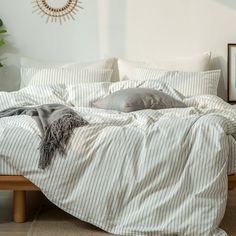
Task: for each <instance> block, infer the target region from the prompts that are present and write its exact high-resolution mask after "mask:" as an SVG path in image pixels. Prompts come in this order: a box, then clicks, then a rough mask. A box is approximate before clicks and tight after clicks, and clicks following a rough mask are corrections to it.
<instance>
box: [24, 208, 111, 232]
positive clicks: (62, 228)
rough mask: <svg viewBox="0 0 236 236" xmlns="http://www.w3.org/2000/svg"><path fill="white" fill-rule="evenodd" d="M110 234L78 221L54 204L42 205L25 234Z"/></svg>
mask: <svg viewBox="0 0 236 236" xmlns="http://www.w3.org/2000/svg"><path fill="white" fill-rule="evenodd" d="M109 235H111V234H109V233H106V232H104V231H102V230H101V229H99V228H97V227H95V226H93V225H91V224H88V223H86V222H83V221H80V220H78V219H77V218H75V217H73V216H71V215H69V214H67V213H65V212H63V211H62V210H60V209H59V208H57V207H55V206H43V207H41V209H40V211H39V213H38V214H37V216H36V218H35V219H34V221H33V223H32V225H31V227H30V230H29V232H28V234H27V236H109Z"/></svg>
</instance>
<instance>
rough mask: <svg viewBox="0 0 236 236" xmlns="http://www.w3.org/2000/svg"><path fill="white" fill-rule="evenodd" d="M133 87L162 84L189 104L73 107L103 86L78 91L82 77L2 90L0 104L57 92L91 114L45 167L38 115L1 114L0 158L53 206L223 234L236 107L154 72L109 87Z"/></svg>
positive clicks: (157, 232) (139, 232)
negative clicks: (71, 82)
mask: <svg viewBox="0 0 236 236" xmlns="http://www.w3.org/2000/svg"><path fill="white" fill-rule="evenodd" d="M86 86H87V87H89V86H90V85H89V84H87V85H86ZM92 86H95V85H92ZM127 87H137V88H138V87H144V88H145V87H146V88H150V87H152V88H153V89H162V90H163V92H165V93H167V94H169V95H171V96H173V97H175V98H176V99H179V100H181V101H182V102H184V103H185V104H186V105H187V107H186V108H171V109H160V110H151V109H145V110H139V111H135V112H130V113H123V112H119V111H114V110H110V111H108V110H103V109H96V108H91V107H89V105H86V106H85V105H83V106H74V107H72V106H71V103H70V102H67V100H68V98H72V97H73V98H74V100H76V99H75V98H77V97H80V98H81V99H82V98H83V97H84V100H85V101H86V103H84V104H90V102H92V101H93V100H94V99H97V97H95V96H106V95H107V92H106V91H105V92H104V93H103V92H101V93H99V94H93V95H94V96H90V95H91V91H92V89H90V88H89V89H88V91H90V93H88V94H86V93H81V91H83V90H81V85H79V84H78V85H75V86H73V87H69V86H65V88H62V87H61V86H51V87H49V86H45V87H39V86H37V87H34V86H31V87H27V88H25V89H23V90H20V91H19V92H14V93H0V112H1V111H4V110H6V109H9V108H10V109H11V108H14V107H19V106H20V107H21V106H40V105H43V104H45V101H47V103H51V104H52V103H54V102H55V101H57V102H56V103H59V104H63V105H65V106H68V107H69V108H70V109H72V110H73V111H74V112H75V113H76V114H78V115H79V116H81V117H83V119H84V120H86V121H87V122H88V123H89V125H88V126H85V127H81V128H79V129H75V130H74V132H73V136H71V138H70V141H69V142H68V143H67V147H66V155H64V156H63V157H62V155H61V153H59V152H56V153H55V157H56V158H53V159H52V161H51V164H50V165H49V166H48V167H47V168H46V169H45V170H44V171H43V170H41V169H38V160H39V158H40V152H39V150H38V147H39V145H40V143H41V141H42V139H41V137H40V135H41V133H40V129H39V127H38V125H37V123H36V122H35V121H34V120H33V119H32V118H31V117H30V116H27V115H18V116H10V117H5V118H2V119H0V157H1V156H4V161H5V162H7V163H8V164H9V165H10V166H12V167H13V168H14V169H15V170H16V171H17V173H18V174H20V175H24V176H25V177H26V178H28V179H29V180H30V181H32V182H33V183H34V184H36V185H37V186H38V187H39V188H40V189H41V191H42V192H43V193H44V194H45V195H46V197H47V198H48V199H49V200H50V201H52V202H53V203H54V204H55V205H57V206H58V207H60V208H61V209H63V210H64V211H66V212H68V213H70V214H71V215H73V216H75V217H77V218H79V219H81V220H83V221H87V222H89V223H91V224H93V225H96V226H98V227H100V228H101V229H103V230H105V231H107V232H110V233H113V234H118V235H128V236H130V235H135V236H150V235H151V236H163V235H165V236H166V235H168V236H169V235H179V236H195V235H196V236H199V235H204V236H226V235H227V234H226V232H224V231H223V230H221V229H219V228H218V226H219V224H220V222H221V220H222V218H223V216H224V212H225V207H226V203H227V193H228V186H227V183H228V179H227V174H228V173H229V172H230V173H233V172H236V160H235V156H236V155H235V153H236V141H235V139H234V135H235V133H236V109H235V108H234V107H233V106H231V105H229V104H227V103H226V102H224V101H223V100H222V99H220V98H219V97H217V96H213V95H211V96H210V95H197V96H193V97H184V96H181V94H179V93H178V92H176V90H174V89H172V88H171V87H170V86H168V85H164V84H160V83H158V82H154V81H149V82H143V81H142V82H137V81H135V82H133V81H128V82H127V83H126V82H122V83H120V82H119V83H117V84H114V85H111V90H109V93H110V91H112V92H114V91H117V90H119V89H124V88H127ZM72 88H73V89H72ZM39 91H45V92H44V93H40V92H39ZM75 95H78V96H75ZM70 101H72V99H70ZM79 101H81V100H79ZM62 176H63V178H62Z"/></svg>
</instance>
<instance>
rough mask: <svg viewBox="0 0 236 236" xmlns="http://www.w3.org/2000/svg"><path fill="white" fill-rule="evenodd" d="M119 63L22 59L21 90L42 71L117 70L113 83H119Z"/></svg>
mask: <svg viewBox="0 0 236 236" xmlns="http://www.w3.org/2000/svg"><path fill="white" fill-rule="evenodd" d="M117 67H118V66H117V62H116V60H115V59H114V58H109V59H104V60H100V61H96V62H87V63H78V62H70V63H63V62H43V61H39V60H34V59H30V58H26V57H22V58H21V88H23V87H25V86H27V85H28V83H27V82H28V81H30V78H29V76H31V77H32V76H33V75H35V74H37V73H38V72H41V70H45V69H62V68H65V69H77V70H79V69H80V70H82V69H109V70H115V72H116V73H113V75H112V77H111V81H118V80H119V75H118V72H117V71H118V68H117Z"/></svg>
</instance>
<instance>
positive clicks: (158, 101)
mask: <svg viewBox="0 0 236 236" xmlns="http://www.w3.org/2000/svg"><path fill="white" fill-rule="evenodd" d="M93 106H95V107H96V108H102V109H107V110H117V111H122V112H131V111H137V110H142V109H165V108H173V107H176V108H178V107H186V105H185V104H184V103H183V102H181V101H179V100H176V99H175V98H173V97H171V96H169V95H168V94H166V93H164V92H162V91H160V90H155V89H149V88H129V89H122V90H119V91H117V92H114V93H112V94H110V95H108V96H106V97H104V98H102V99H99V100H97V101H95V102H94V103H93Z"/></svg>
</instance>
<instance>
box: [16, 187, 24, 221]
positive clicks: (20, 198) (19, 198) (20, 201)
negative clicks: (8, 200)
mask: <svg viewBox="0 0 236 236" xmlns="http://www.w3.org/2000/svg"><path fill="white" fill-rule="evenodd" d="M13 194H14V196H13V221H14V222H15V223H23V222H25V221H26V192H25V191H23V190H15V191H14V193H13Z"/></svg>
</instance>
